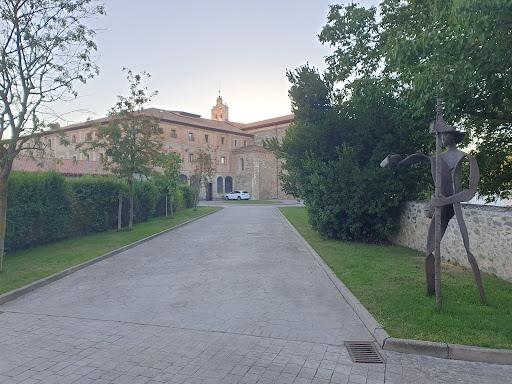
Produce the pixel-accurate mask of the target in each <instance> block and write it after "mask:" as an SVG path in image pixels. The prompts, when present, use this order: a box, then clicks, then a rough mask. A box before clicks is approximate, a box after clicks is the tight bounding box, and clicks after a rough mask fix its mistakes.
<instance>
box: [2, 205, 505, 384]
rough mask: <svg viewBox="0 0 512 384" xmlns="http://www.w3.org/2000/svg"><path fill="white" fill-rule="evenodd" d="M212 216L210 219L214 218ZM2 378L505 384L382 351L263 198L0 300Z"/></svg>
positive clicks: (496, 371)
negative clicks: (356, 343)
mask: <svg viewBox="0 0 512 384" xmlns="http://www.w3.org/2000/svg"><path fill="white" fill-rule="evenodd" d="M212 228H215V230H214V231H212ZM0 310H1V311H2V312H3V313H2V315H1V316H2V322H0V332H1V333H2V335H3V336H2V338H1V339H0V383H2V384H20V383H24V384H66V383H69V384H71V383H74V384H89V383H91V384H113V383H116V384H117V383H122V384H163V383H165V384H174V383H189V384H193V383H201V384H219V383H224V384H232V383H235V384H239V383H278V384H288V383H296V384H311V383H321V384H323V383H333V384H349V383H352V384H359V383H365V384H381V383H384V382H385V383H386V384H392V383H397V384H398V383H414V384H416V383H424V382H428V383H432V384H482V383H492V384H510V377H512V366H500V365H493V364H485V363H474V362H465V361H453V360H443V359H437V358H433V357H429V356H418V355H404V354H400V353H396V352H390V351H382V354H383V356H384V358H385V360H386V364H356V363H353V362H352V360H351V359H350V357H349V355H348V352H347V350H346V348H345V347H344V345H343V342H344V341H345V340H361V341H373V337H372V336H371V334H370V333H369V332H368V331H367V330H366V329H365V328H364V325H363V324H362V322H361V320H360V319H359V318H358V317H357V315H356V314H355V312H354V311H353V310H352V308H350V307H349V306H348V304H347V303H346V301H345V299H344V298H343V297H342V296H341V295H340V293H339V291H338V290H337V289H336V287H335V286H334V285H333V283H332V282H331V281H330V279H329V278H328V276H327V275H326V274H325V272H324V271H323V269H322V268H320V266H319V265H318V264H317V262H316V261H315V259H314V258H313V257H312V256H311V254H310V253H309V251H308V249H307V248H306V247H305V246H304V244H303V243H302V242H301V240H300V239H299V238H298V237H297V236H296V235H295V234H294V232H293V231H291V230H290V228H289V227H288V226H287V224H286V223H284V222H283V219H282V217H281V215H280V214H279V213H277V212H276V211H275V208H273V207H251V206H229V207H225V208H224V209H223V210H222V211H221V212H218V213H216V214H214V215H211V216H208V217H206V218H203V219H201V220H198V221H195V222H193V223H191V224H188V225H186V226H183V227H181V228H180V229H177V230H175V231H172V232H169V233H167V234H165V235H163V236H160V237H158V238H155V239H154V240H151V241H150V242H147V243H144V244H141V245H139V246H137V247H135V248H132V249H130V250H128V251H125V252H123V253H121V254H118V255H117V256H114V257H112V258H109V259H106V260H103V261H101V262H99V263H96V264H94V265H91V266H89V267H88V268H86V269H83V270H81V271H79V272H77V273H75V274H73V275H70V276H68V277H67V278H65V279H61V280H59V281H56V282H54V283H52V284H50V285H47V286H45V287H43V288H40V289H38V290H36V291H33V292H31V293H29V294H27V295H25V296H22V297H20V298H18V299H16V300H14V301H11V302H9V303H6V304H4V305H3V306H1V307H0Z"/></svg>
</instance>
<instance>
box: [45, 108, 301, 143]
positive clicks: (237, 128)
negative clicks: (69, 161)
mask: <svg viewBox="0 0 512 384" xmlns="http://www.w3.org/2000/svg"><path fill="white" fill-rule="evenodd" d="M138 113H142V114H144V115H149V116H153V117H156V118H158V119H160V120H161V121H162V122H164V123H171V124H180V125H185V126H189V127H191V128H201V129H207V130H214V131H219V132H225V133H233V134H238V135H242V136H248V137H252V136H253V135H252V134H251V133H249V132H250V130H252V129H257V128H264V127H270V126H274V125H279V124H286V123H290V122H292V121H293V119H294V115H286V116H281V117H276V118H273V119H268V120H262V121H256V122H254V123H250V124H242V123H235V122H233V121H217V120H211V119H203V118H201V117H199V115H195V114H193V113H187V112H180V111H166V110H163V109H158V108H148V109H145V110H143V111H141V112H138ZM109 119H110V117H103V118H100V119H95V120H89V121H86V122H83V123H78V124H72V125H68V126H67V127H63V128H62V129H63V130H64V131H74V130H78V129H84V128H92V127H94V126H95V125H96V124H105V123H106V122H108V121H109ZM53 133H54V132H53V131H48V132H42V133H41V134H40V135H42V136H44V135H48V134H53Z"/></svg>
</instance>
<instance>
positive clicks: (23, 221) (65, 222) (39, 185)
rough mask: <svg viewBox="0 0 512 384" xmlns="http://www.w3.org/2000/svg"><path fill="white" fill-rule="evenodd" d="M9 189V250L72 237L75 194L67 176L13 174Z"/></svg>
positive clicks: (7, 238) (10, 178)
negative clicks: (73, 194) (72, 212)
mask: <svg viewBox="0 0 512 384" xmlns="http://www.w3.org/2000/svg"><path fill="white" fill-rule="evenodd" d="M8 188H9V189H8V204H7V230H6V238H5V247H6V250H8V251H14V250H18V249H24V248H29V247H33V246H37V245H42V244H48V243H52V242H55V241H59V240H63V239H65V238H67V237H69V236H70V232H71V231H70V228H71V225H70V224H71V211H72V192H71V189H70V187H69V184H68V183H66V179H65V177H64V176H62V175H61V174H59V173H57V172H54V171H49V172H36V173H25V172H13V173H12V174H11V176H10V177H9V185H8Z"/></svg>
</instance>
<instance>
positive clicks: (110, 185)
mask: <svg viewBox="0 0 512 384" xmlns="http://www.w3.org/2000/svg"><path fill="white" fill-rule="evenodd" d="M68 183H69V185H70V186H71V190H72V191H73V202H74V204H73V233H72V234H73V235H74V236H80V235H86V234H89V233H96V232H103V231H108V230H109V229H112V228H115V227H116V226H117V215H118V206H119V191H123V192H124V193H126V191H127V190H128V188H127V185H126V183H124V182H122V181H121V180H119V179H117V178H114V177H91V176H84V177H80V178H74V179H69V180H68Z"/></svg>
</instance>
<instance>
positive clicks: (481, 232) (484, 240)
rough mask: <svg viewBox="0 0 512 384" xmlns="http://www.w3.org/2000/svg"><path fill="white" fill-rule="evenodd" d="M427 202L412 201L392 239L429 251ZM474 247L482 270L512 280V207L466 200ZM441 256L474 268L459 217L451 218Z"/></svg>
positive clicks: (400, 243)
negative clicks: (425, 209) (469, 257)
mask: <svg viewBox="0 0 512 384" xmlns="http://www.w3.org/2000/svg"><path fill="white" fill-rule="evenodd" d="M425 204H426V203H424V202H408V203H407V204H406V208H405V210H404V212H403V213H402V217H401V219H400V230H399V232H398V233H397V234H395V235H393V236H391V237H390V241H391V242H393V243H395V244H399V245H404V246H406V247H409V248H413V249H417V250H419V251H423V252H425V250H426V242H427V232H428V227H429V225H430V219H429V218H427V217H425V215H424V212H423V208H424V206H425ZM462 213H463V215H464V220H465V222H466V225H467V227H468V233H469V244H470V250H471V252H472V253H473V255H474V256H475V258H476V260H477V262H478V266H479V267H480V270H481V271H482V272H488V273H492V274H494V275H496V276H498V277H500V278H502V279H504V280H508V281H511V282H512V207H491V206H483V205H471V204H463V205H462ZM441 256H442V258H443V259H445V260H449V261H451V262H456V263H458V264H460V265H463V266H465V267H468V268H470V266H469V263H468V260H467V257H466V251H465V249H464V245H463V243H462V237H461V234H460V230H459V227H458V225H457V220H456V218H455V217H454V218H453V219H452V220H450V223H449V225H448V229H447V230H446V234H445V236H444V238H443V241H442V242H441Z"/></svg>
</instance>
